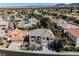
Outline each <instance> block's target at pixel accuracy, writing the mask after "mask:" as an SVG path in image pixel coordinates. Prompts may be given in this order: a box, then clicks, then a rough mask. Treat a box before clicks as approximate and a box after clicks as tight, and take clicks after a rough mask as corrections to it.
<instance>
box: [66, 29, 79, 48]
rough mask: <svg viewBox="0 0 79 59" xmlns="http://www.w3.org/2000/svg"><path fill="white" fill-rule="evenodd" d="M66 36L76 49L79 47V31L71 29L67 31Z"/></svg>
mask: <svg viewBox="0 0 79 59" xmlns="http://www.w3.org/2000/svg"><path fill="white" fill-rule="evenodd" d="M66 35H67V36H68V38H69V42H70V43H71V44H73V45H75V46H76V47H79V31H78V30H77V29H75V28H70V29H68V30H67V31H66Z"/></svg>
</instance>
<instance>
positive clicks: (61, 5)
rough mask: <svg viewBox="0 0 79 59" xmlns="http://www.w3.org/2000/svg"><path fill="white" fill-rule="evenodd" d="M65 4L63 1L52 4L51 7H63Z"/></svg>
mask: <svg viewBox="0 0 79 59" xmlns="http://www.w3.org/2000/svg"><path fill="white" fill-rule="evenodd" d="M65 6H67V5H66V4H64V3H59V4H56V5H54V6H53V7H65Z"/></svg>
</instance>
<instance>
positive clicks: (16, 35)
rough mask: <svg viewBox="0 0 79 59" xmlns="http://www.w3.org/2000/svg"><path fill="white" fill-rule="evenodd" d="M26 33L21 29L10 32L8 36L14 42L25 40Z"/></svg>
mask: <svg viewBox="0 0 79 59" xmlns="http://www.w3.org/2000/svg"><path fill="white" fill-rule="evenodd" d="M25 34H26V33H25V32H24V31H22V30H19V29H14V30H8V31H7V33H6V35H7V36H10V37H11V39H12V40H23V39H24V37H23V36H25Z"/></svg>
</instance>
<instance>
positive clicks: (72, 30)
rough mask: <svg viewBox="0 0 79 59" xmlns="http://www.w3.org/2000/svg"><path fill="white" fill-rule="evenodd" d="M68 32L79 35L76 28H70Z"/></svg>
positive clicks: (75, 35)
mask: <svg viewBox="0 0 79 59" xmlns="http://www.w3.org/2000/svg"><path fill="white" fill-rule="evenodd" d="M68 32H69V33H70V34H71V35H73V36H74V37H76V38H77V37H79V31H78V30H76V29H74V28H70V29H68Z"/></svg>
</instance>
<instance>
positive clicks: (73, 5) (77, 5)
mask: <svg viewBox="0 0 79 59" xmlns="http://www.w3.org/2000/svg"><path fill="white" fill-rule="evenodd" d="M68 6H70V7H79V3H71V4H69V5H68Z"/></svg>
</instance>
